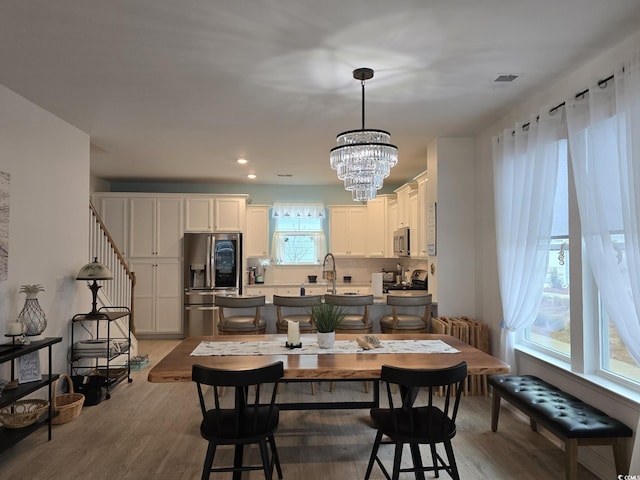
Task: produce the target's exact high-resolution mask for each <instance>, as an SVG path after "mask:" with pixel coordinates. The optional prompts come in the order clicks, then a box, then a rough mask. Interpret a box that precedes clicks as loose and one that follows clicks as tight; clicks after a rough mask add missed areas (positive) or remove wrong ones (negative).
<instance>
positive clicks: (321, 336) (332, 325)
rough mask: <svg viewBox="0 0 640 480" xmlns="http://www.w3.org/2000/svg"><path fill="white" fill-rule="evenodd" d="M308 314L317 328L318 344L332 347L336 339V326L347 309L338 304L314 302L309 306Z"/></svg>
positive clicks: (321, 346) (323, 346) (322, 346)
mask: <svg viewBox="0 0 640 480" xmlns="http://www.w3.org/2000/svg"><path fill="white" fill-rule="evenodd" d="M310 315H311V319H312V321H313V323H314V324H315V326H316V328H317V329H318V346H319V347H320V348H332V347H333V344H334V342H335V339H336V327H338V325H340V323H341V322H342V320H343V319H344V317H345V316H346V315H347V311H346V310H345V309H344V308H342V307H341V306H339V305H332V304H330V303H316V304H315V305H312V306H311V312H310Z"/></svg>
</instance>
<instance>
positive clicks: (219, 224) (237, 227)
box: [213, 197, 247, 232]
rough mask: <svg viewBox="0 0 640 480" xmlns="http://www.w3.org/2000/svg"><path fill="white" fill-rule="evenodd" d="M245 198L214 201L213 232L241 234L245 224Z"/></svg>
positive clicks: (224, 198)
mask: <svg viewBox="0 0 640 480" xmlns="http://www.w3.org/2000/svg"><path fill="white" fill-rule="evenodd" d="M246 203H247V201H246V198H245V197H220V198H216V199H214V209H213V213H214V218H213V220H214V231H215V232H242V231H243V230H244V223H245V208H246Z"/></svg>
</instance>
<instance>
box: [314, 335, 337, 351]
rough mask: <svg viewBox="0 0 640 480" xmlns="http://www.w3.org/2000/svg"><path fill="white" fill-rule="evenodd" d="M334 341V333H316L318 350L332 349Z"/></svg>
mask: <svg viewBox="0 0 640 480" xmlns="http://www.w3.org/2000/svg"><path fill="white" fill-rule="evenodd" d="M335 341H336V332H327V333H321V332H318V346H319V347H320V348H333V344H334V343H335Z"/></svg>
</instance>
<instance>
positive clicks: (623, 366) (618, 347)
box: [600, 233, 640, 383]
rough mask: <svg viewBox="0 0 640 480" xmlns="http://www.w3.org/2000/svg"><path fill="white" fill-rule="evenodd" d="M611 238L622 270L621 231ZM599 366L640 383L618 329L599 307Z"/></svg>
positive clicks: (625, 264) (622, 245)
mask: <svg viewBox="0 0 640 480" xmlns="http://www.w3.org/2000/svg"><path fill="white" fill-rule="evenodd" d="M611 240H612V242H613V244H614V248H615V250H616V251H617V255H618V262H619V265H620V267H621V268H622V270H623V271H625V273H626V270H627V268H628V266H627V263H626V262H627V259H626V254H625V240H624V235H623V234H622V233H612V234H611ZM600 336H601V342H600V345H601V360H600V362H601V366H600V368H601V369H602V370H604V371H606V372H609V373H612V374H615V375H619V376H621V377H624V378H625V379H627V380H629V381H632V382H636V383H640V367H638V365H636V363H635V362H634V360H633V358H631V355H629V352H628V351H627V348H626V347H625V346H624V344H623V343H622V340H621V339H620V336H619V335H618V331H617V330H616V327H615V326H614V324H613V322H612V321H611V319H610V317H609V315H608V314H607V312H606V310H605V309H604V307H603V306H602V303H601V307H600Z"/></svg>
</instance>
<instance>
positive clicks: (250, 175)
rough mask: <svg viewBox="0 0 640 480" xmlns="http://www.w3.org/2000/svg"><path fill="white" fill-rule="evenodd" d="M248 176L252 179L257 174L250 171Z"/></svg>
mask: <svg viewBox="0 0 640 480" xmlns="http://www.w3.org/2000/svg"><path fill="white" fill-rule="evenodd" d="M247 177H249V178H250V179H251V180H253V179H254V178H256V176H255V174H253V173H250V174H249V175H247Z"/></svg>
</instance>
